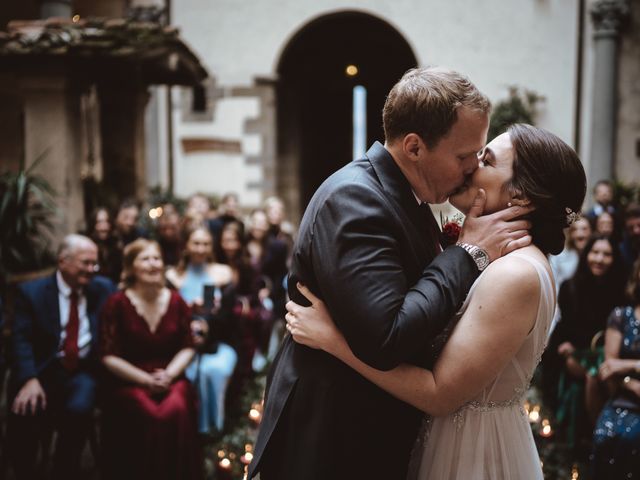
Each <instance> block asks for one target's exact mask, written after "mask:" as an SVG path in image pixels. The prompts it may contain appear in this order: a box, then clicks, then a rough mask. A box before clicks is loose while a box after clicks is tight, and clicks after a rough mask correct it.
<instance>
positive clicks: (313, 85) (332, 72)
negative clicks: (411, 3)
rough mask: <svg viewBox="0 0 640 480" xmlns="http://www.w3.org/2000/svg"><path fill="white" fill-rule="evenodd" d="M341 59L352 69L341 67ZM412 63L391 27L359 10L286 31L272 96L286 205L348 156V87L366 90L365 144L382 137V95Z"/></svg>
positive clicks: (305, 197) (304, 199)
mask: <svg viewBox="0 0 640 480" xmlns="http://www.w3.org/2000/svg"><path fill="white" fill-rule="evenodd" d="M348 65H354V66H356V67H357V69H358V73H357V75H355V76H349V75H347V73H346V68H347V66H348ZM416 65H417V62H416V58H415V56H414V54H413V52H412V51H411V48H410V47H409V45H408V44H407V42H406V41H405V40H404V38H402V36H401V35H400V34H399V33H398V32H397V31H396V30H395V29H394V28H393V27H391V26H390V25H389V24H388V23H386V22H384V21H383V20H380V19H379V18H376V17H373V16H371V15H367V14H364V13H361V12H340V13H335V14H331V15H327V16H324V17H321V18H319V19H316V20H314V21H312V22H311V23H309V24H308V25H306V26H305V27H304V28H303V29H302V30H300V31H299V32H298V33H297V34H296V35H295V36H294V37H293V38H292V40H291V41H290V42H289V44H288V45H287V47H286V49H285V51H284V53H283V54H282V57H281V59H280V63H279V65H278V79H279V81H278V89H277V98H278V157H279V162H280V164H279V168H278V179H279V185H278V190H279V191H280V192H281V194H283V196H284V197H285V198H288V199H289V200H290V201H291V200H294V199H296V200H297V202H298V205H291V207H293V210H298V208H299V209H300V211H304V208H305V206H306V205H307V203H308V201H309V199H310V198H311V196H312V195H313V193H314V192H315V190H316V189H317V188H318V186H319V185H320V184H321V183H322V182H323V181H324V180H325V179H326V178H327V177H328V176H329V175H331V173H333V172H334V171H336V170H337V169H339V168H340V167H342V166H343V165H345V164H346V163H348V162H349V161H351V160H352V156H353V155H352V144H353V143H352V142H353V138H352V132H353V120H352V118H353V117H352V115H353V113H352V105H353V88H354V87H355V86H356V85H362V86H364V87H365V88H366V91H367V93H366V96H367V97H366V98H367V102H366V111H367V115H366V119H367V122H366V123H367V127H366V128H367V145H370V144H371V143H373V141H375V140H379V141H384V135H383V130H382V107H383V105H384V101H385V97H386V95H387V93H388V92H389V90H390V89H391V87H392V86H393V85H394V84H395V83H396V82H397V81H398V79H399V78H400V77H401V76H402V74H403V73H404V72H405V71H407V70H408V69H410V68H412V67H415V66H416ZM291 189H297V193H298V195H295V196H293V195H291ZM296 197H297V198H296Z"/></svg>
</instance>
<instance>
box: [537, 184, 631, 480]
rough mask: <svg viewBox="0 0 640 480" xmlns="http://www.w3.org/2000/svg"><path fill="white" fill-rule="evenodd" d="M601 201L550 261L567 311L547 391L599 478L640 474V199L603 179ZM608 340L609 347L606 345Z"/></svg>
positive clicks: (558, 327) (559, 315)
mask: <svg viewBox="0 0 640 480" xmlns="http://www.w3.org/2000/svg"><path fill="white" fill-rule="evenodd" d="M593 195H594V197H593V200H594V206H593V208H591V209H589V210H588V211H586V212H585V213H584V214H583V216H582V217H581V218H580V219H578V220H577V221H575V222H574V223H573V225H571V228H570V229H568V231H567V232H566V235H567V244H566V248H565V250H564V251H563V252H562V253H561V254H560V255H557V256H555V257H552V258H550V263H551V266H552V269H553V271H554V277H555V280H556V282H557V283H556V288H557V291H558V298H557V300H558V308H557V311H556V318H555V319H554V322H555V324H554V327H553V329H552V333H551V335H550V338H549V344H548V347H547V350H546V351H545V354H544V356H543V360H542V365H541V372H542V390H543V391H542V393H543V398H544V399H545V404H546V405H547V406H548V407H550V408H551V410H552V411H553V412H554V414H555V419H556V421H557V422H558V424H557V425H556V429H557V432H558V434H559V435H560V436H561V438H563V439H564V440H565V441H566V442H567V444H568V445H569V446H570V447H571V449H572V453H571V455H572V457H573V460H574V461H576V462H582V463H584V464H590V465H591V469H592V472H591V473H592V478H594V479H595V480H599V479H609V478H635V477H636V476H640V416H639V415H638V413H639V412H640V403H639V401H640V396H639V395H640V387H639V385H640V361H638V359H639V358H640V347H639V345H640V334H639V331H640V328H639V327H640V321H638V320H637V318H640V310H636V309H637V307H638V305H639V304H640V294H639V293H638V292H639V291H640V289H639V288H638V284H639V282H640V279H639V276H640V262H638V252H639V251H640V248H639V247H640V206H639V205H637V204H635V203H628V204H626V205H624V206H620V205H616V204H615V202H614V190H613V184H612V183H611V182H609V181H600V182H598V183H597V184H596V185H595V187H594V189H593ZM634 264H635V266H634ZM603 344H604V346H603Z"/></svg>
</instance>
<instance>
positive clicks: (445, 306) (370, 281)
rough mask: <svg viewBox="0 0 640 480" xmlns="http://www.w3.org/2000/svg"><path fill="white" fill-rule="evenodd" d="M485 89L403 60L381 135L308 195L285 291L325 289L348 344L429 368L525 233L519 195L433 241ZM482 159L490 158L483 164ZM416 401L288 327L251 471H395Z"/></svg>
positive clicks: (375, 362)
mask: <svg viewBox="0 0 640 480" xmlns="http://www.w3.org/2000/svg"><path fill="white" fill-rule="evenodd" d="M490 108H491V107H490V103H489V100H488V99H487V98H486V97H485V96H484V95H483V94H482V93H480V92H479V91H478V90H477V89H476V87H475V86H474V85H473V84H472V83H471V82H470V81H469V80H468V79H467V78H466V77H464V76H462V75H460V74H459V73H456V72H453V71H449V70H445V69H441V68H425V69H414V70H410V71H409V72H407V73H406V74H405V75H404V76H403V77H402V79H401V80H400V81H399V82H398V83H397V84H396V85H395V86H394V87H393V89H392V90H391V92H390V93H389V96H388V97H387V100H386V103H385V106H384V110H383V123H384V130H385V137H386V143H385V145H384V146H383V145H381V144H380V143H375V144H374V145H373V146H372V147H371V148H370V149H369V151H368V152H367V153H366V155H365V156H364V157H363V158H360V159H358V160H355V161H353V162H351V163H350V164H348V165H346V166H345V167H343V168H342V169H341V170H339V171H338V172H336V173H335V174H334V175H332V176H331V177H329V179H327V180H326V181H325V182H324V183H323V184H322V185H321V186H320V188H319V189H318V191H317V192H316V193H315V195H314V197H313V198H312V200H311V202H310V203H309V206H308V207H307V210H306V212H305V215H304V218H303V219H302V224H301V226H300V233H299V237H298V240H297V242H296V245H295V248H294V254H293V265H292V267H291V277H290V279H289V294H290V296H291V298H292V299H293V300H295V301H296V302H298V303H301V304H305V305H308V301H307V300H306V299H305V298H304V297H302V296H301V295H300V294H299V292H298V291H297V289H296V282H298V281H299V282H301V283H304V284H306V285H307V286H308V287H309V288H310V289H311V290H312V291H313V292H314V293H315V294H316V295H318V296H319V297H321V298H322V300H323V301H324V302H325V303H326V305H327V308H328V309H329V311H330V312H331V316H332V317H333V318H334V320H335V322H336V324H337V325H338V327H339V328H340V330H341V331H342V333H343V334H344V336H345V337H346V339H347V341H348V342H349V345H350V347H351V349H352V350H353V352H354V353H355V354H356V355H357V356H358V357H359V358H360V359H362V360H363V361H364V362H366V363H368V364H369V365H371V366H373V367H375V368H378V369H381V370H389V369H392V368H394V367H396V366H397V365H398V364H400V363H403V362H405V363H412V364H415V365H419V366H424V367H430V366H431V362H432V353H433V352H432V348H433V347H432V341H433V339H434V338H435V337H436V336H437V335H438V334H439V333H441V331H442V330H443V328H444V327H445V326H446V324H447V322H448V320H449V319H450V318H451V317H453V315H454V313H455V312H456V310H457V309H458V307H459V306H460V304H461V303H462V301H463V299H464V297H465V295H466V293H467V291H468V290H469V288H470V286H471V284H472V283H473V282H474V280H475V279H476V278H477V276H478V274H479V271H480V270H482V269H483V268H485V267H486V265H487V264H488V262H489V261H490V260H495V259H496V258H498V257H500V256H501V255H503V254H505V253H507V252H508V251H511V250H514V249H516V248H519V247H521V246H524V245H526V244H527V243H529V241H530V237H528V235H527V231H526V228H528V222H526V221H523V220H515V221H511V220H513V219H514V218H516V217H517V216H519V215H522V214H523V213H525V212H523V211H522V210H521V209H518V208H517V207H512V208H511V209H508V210H506V211H503V212H500V213H496V214H493V215H489V216H485V217H480V218H478V215H479V214H481V213H482V208H483V206H484V197H479V198H478V199H477V205H476V206H475V207H474V209H473V213H471V214H470V215H469V216H468V217H467V220H466V222H465V225H464V229H463V231H462V233H461V236H460V242H459V243H461V244H462V246H453V247H449V248H447V249H446V250H445V251H444V252H442V253H440V252H441V248H440V245H439V243H438V238H439V229H438V226H437V224H436V222H435V219H434V218H433V215H432V214H431V211H430V210H429V207H428V206H427V203H441V202H444V201H445V200H446V199H447V198H448V197H449V196H450V195H451V194H452V193H453V192H455V191H456V190H457V189H459V188H464V183H465V181H466V180H467V179H468V178H469V177H470V176H471V175H472V174H473V172H474V171H475V170H476V168H478V159H477V153H478V152H479V151H480V150H481V149H482V148H483V146H484V144H485V142H486V137H487V130H488V126H489V111H490ZM486 168H491V167H486ZM420 419H421V413H420V412H419V411H417V410H416V409H414V408H413V407H411V406H409V405H407V404H405V403H403V402H401V401H399V400H396V399H395V398H394V397H392V396H391V395H389V394H388V393H386V392H384V391H382V390H381V389H379V388H378V387H376V386H375V385H373V384H372V383H369V382H368V381H367V380H365V379H364V378H362V377H360V376H359V375H358V374H357V373H356V372H355V371H353V370H351V369H350V368H349V367H347V366H346V365H343V364H342V363H341V362H340V361H339V360H336V359H335V358H333V357H331V356H330V355H328V354H326V353H324V352H322V351H319V350H312V349H309V348H307V347H305V346H302V345H298V344H296V343H295V342H293V341H292V339H291V338H290V337H289V336H287V338H286V339H285V340H284V343H283V345H282V347H281V349H280V351H279V353H278V355H277V357H276V359H275V361H274V365H273V368H272V370H271V372H270V375H269V379H268V383H267V392H266V395H265V405H264V415H263V420H262V425H261V428H260V432H259V434H258V440H257V443H256V446H255V450H254V458H253V463H252V464H251V469H250V471H249V478H252V477H253V476H254V475H255V474H256V473H257V472H260V478H261V480H315V479H317V480H343V479H344V480H347V479H348V480H376V479H380V480H394V479H398V480H404V478H405V476H406V471H407V466H408V464H409V456H410V453H411V448H412V445H413V443H414V441H415V439H416V435H417V432H418V427H419V424H420Z"/></svg>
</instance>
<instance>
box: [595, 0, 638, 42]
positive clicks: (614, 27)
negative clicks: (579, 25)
mask: <svg viewBox="0 0 640 480" xmlns="http://www.w3.org/2000/svg"><path fill="white" fill-rule="evenodd" d="M590 13H591V20H592V21H593V26H594V36H596V37H597V36H616V35H618V33H619V32H620V29H621V27H622V26H623V23H624V21H625V20H626V19H627V18H628V17H629V14H630V8H629V4H628V3H627V1H626V0H598V1H597V2H595V3H594V4H593V5H592V6H591V9H590Z"/></svg>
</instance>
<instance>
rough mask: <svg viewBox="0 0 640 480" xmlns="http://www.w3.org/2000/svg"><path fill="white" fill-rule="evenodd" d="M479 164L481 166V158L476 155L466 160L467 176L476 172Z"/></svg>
mask: <svg viewBox="0 0 640 480" xmlns="http://www.w3.org/2000/svg"><path fill="white" fill-rule="evenodd" d="M479 166H480V160H478V157H476V156H475V155H473V156H471V157H470V158H469V160H467V161H466V162H465V166H464V174H465V176H467V177H468V176H471V175H473V172H475V171H476V170H477V169H478V167H479Z"/></svg>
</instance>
